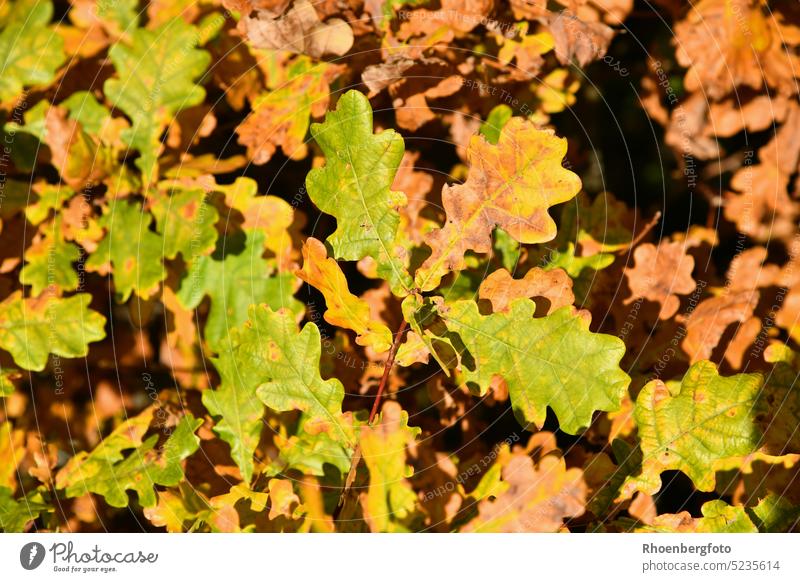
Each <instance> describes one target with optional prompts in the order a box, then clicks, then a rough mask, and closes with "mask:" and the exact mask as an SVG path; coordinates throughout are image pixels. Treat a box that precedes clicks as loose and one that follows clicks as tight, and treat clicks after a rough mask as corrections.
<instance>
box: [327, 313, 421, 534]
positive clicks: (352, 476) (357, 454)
mask: <svg viewBox="0 0 800 582" xmlns="http://www.w3.org/2000/svg"><path fill="white" fill-rule="evenodd" d="M407 329H408V322H406V321H405V320H403V323H401V324H400V327H399V328H398V330H397V333H395V334H394V341H393V342H392V347H391V348H390V349H389V355H388V356H387V357H386V362H384V364H383V376H381V383H380V384H379V385H378V393H377V394H375V402H373V404H372V410H371V411H370V413H369V421H368V423H369V424H372V421H373V420H375V417H376V416H377V415H378V409H379V408H380V405H381V397H382V396H383V391H384V390H385V389H386V384H387V383H388V381H389V373H390V372H391V370H392V368H393V367H394V359H395V357H396V356H397V350H398V349H399V348H400V342H401V341H403V335H405V332H406V330H407ZM360 462H361V445H356V448H355V450H354V451H353V457H352V459H351V460H350V471H349V472H348V473H347V478H346V479H345V480H344V488H343V489H342V494H341V495H340V496H339V503H337V504H336V509H335V510H334V511H333V521H334V522H336V520H337V519H338V518H339V514H340V513H341V512H342V509H343V508H344V503H345V500H346V499H347V494H348V493H349V492H350V489H351V488H352V486H353V483H354V482H355V480H356V472H357V470H358V464H359V463H360Z"/></svg>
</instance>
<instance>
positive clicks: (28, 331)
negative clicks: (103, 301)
mask: <svg viewBox="0 0 800 582" xmlns="http://www.w3.org/2000/svg"><path fill="white" fill-rule="evenodd" d="M91 299H92V297H91V295H88V294H86V293H80V294H78V295H73V296H72V297H68V298H66V299H61V298H58V297H49V296H48V295H47V294H44V295H42V296H41V297H38V298H36V299H25V298H23V297H22V292H21V291H15V292H14V293H12V294H11V295H9V296H8V297H6V299H5V300H4V301H3V302H2V303H0V348H2V349H4V350H6V351H7V352H9V353H10V354H11V356H12V357H13V358H14V362H15V363H16V364H17V365H18V366H20V367H21V368H24V369H26V370H34V371H36V372H40V371H42V370H44V368H45V366H46V365H47V356H48V354H55V355H57V356H61V357H62V358H82V357H84V356H86V355H87V354H88V353H89V344H90V343H92V342H96V341H100V340H101V339H103V338H105V337H106V332H105V324H106V318H105V317H103V316H102V315H100V314H99V313H97V312H96V311H93V310H91V309H89V302H90V301H91Z"/></svg>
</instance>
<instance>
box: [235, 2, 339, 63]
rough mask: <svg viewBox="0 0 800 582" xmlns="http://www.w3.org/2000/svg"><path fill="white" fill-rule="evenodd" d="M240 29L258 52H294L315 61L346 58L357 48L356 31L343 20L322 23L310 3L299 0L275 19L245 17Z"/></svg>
mask: <svg viewBox="0 0 800 582" xmlns="http://www.w3.org/2000/svg"><path fill="white" fill-rule="evenodd" d="M239 29H240V30H241V31H242V33H243V34H244V35H245V37H246V38H247V40H248V41H249V42H250V44H252V45H253V46H254V47H255V48H259V49H273V50H282V51H287V50H288V51H291V52H294V53H298V54H306V55H308V56H310V57H313V58H316V59H318V58H320V57H322V56H323V55H336V56H342V55H344V54H345V53H346V52H347V51H349V50H350V47H352V46H353V29H352V28H350V26H349V25H348V24H347V22H345V21H344V20H341V19H340V18H332V19H330V20H328V21H327V22H324V23H323V22H320V19H319V16H317V12H316V10H314V6H313V5H312V4H311V2H309V1H308V0H295V2H294V4H293V5H292V7H291V8H290V9H289V10H288V11H286V12H285V13H283V14H282V15H280V16H279V17H278V18H273V17H272V15H271V14H270V13H269V12H266V11H258V12H256V17H255V18H253V17H251V16H249V15H245V16H244V17H243V18H242V19H241V20H240V21H239Z"/></svg>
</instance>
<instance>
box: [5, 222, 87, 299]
mask: <svg viewBox="0 0 800 582" xmlns="http://www.w3.org/2000/svg"><path fill="white" fill-rule="evenodd" d="M59 222H60V221H59V220H56V221H55V223H54V225H53V227H52V228H48V229H46V230H47V234H46V235H45V237H44V238H43V239H42V241H41V242H40V243H37V244H34V245H31V246H30V247H28V249H27V250H26V251H25V261H26V264H25V266H24V267H23V268H22V271H20V274H19V281H20V283H22V284H23V285H30V286H31V293H32V294H33V295H39V294H40V293H41V292H42V291H44V290H45V289H47V288H49V287H55V288H58V289H60V290H61V291H74V290H75V289H77V288H78V284H79V283H80V281H79V279H78V273H77V271H75V268H74V267H73V266H72V263H74V262H75V261H77V260H78V259H80V258H81V251H80V249H79V248H78V246H77V245H75V244H73V243H71V242H68V241H65V240H63V239H62V238H61V236H60V235H59V234H58V232H59V231H60V226H59Z"/></svg>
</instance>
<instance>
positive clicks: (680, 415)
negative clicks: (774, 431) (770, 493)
mask: <svg viewBox="0 0 800 582" xmlns="http://www.w3.org/2000/svg"><path fill="white" fill-rule="evenodd" d="M762 388H763V379H762V377H761V375H760V374H737V375H735V376H730V377H727V378H726V377H722V376H720V375H719V373H718V372H717V368H716V366H715V365H714V364H712V363H711V362H708V361H700V362H697V363H696V364H694V365H693V366H692V367H691V368H689V370H688V371H687V372H686V375H685V376H684V377H683V380H681V382H680V383H678V382H675V383H670V385H667V384H665V383H664V382H662V381H661V380H653V381H651V382H649V383H647V384H646V385H645V386H644V388H642V390H641V392H639V396H638V397H637V398H636V407H635V409H634V418H635V419H636V425H637V427H638V434H639V440H640V447H641V450H642V456H643V459H642V466H641V473H640V474H638V475H634V476H631V477H629V478H628V479H627V480H626V482H625V484H624V485H623V493H622V498H623V499H625V498H628V497H630V496H632V495H633V493H634V492H635V491H636V490H637V489H638V490H640V491H644V492H645V493H649V494H653V493H656V492H657V491H658V490H659V489H660V488H661V478H660V475H661V473H662V472H663V471H667V470H679V471H683V472H684V473H685V474H686V475H687V476H688V477H689V478H690V479H691V480H692V481H693V482H694V484H695V487H697V488H698V489H699V490H700V491H713V490H714V486H715V483H716V477H715V473H716V472H717V471H722V470H727V469H735V468H739V467H742V466H744V464H745V462H746V458H750V460H755V459H756V458H757V457H758V458H761V459H762V460H769V457H767V456H766V455H762V454H761V453H759V449H760V447H761V445H762V444H763V443H762V440H763V439H762V433H761V430H760V429H759V427H758V423H757V421H756V417H757V416H759V415H760V414H761V413H763V412H764V410H763V405H762V403H761V400H760V396H761V392H762Z"/></svg>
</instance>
